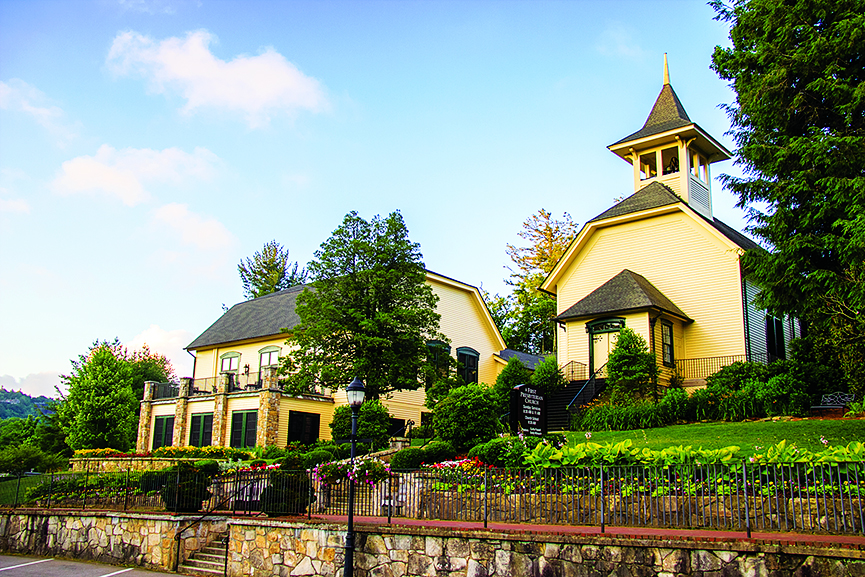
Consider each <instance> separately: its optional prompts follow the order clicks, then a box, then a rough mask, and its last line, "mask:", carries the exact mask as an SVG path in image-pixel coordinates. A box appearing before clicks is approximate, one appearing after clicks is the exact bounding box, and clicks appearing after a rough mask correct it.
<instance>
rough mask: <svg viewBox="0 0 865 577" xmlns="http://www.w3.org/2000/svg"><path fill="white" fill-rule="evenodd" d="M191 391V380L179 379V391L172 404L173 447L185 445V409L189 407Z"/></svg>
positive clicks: (187, 378)
mask: <svg viewBox="0 0 865 577" xmlns="http://www.w3.org/2000/svg"><path fill="white" fill-rule="evenodd" d="M191 389H192V379H190V378H189V377H183V378H181V379H180V391H179V392H178V393H177V400H176V401H175V403H174V432H173V436H172V441H171V444H172V446H174V447H182V446H184V445H186V442H185V441H186V420H187V411H186V408H187V406H188V405H189V391H190V390H191Z"/></svg>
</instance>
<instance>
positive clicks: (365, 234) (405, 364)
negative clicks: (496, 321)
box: [284, 212, 444, 399]
mask: <svg viewBox="0 0 865 577" xmlns="http://www.w3.org/2000/svg"><path fill="white" fill-rule="evenodd" d="M308 268H309V274H310V276H311V278H312V282H311V284H312V290H306V291H304V292H303V293H302V294H300V295H298V298H297V309H296V310H297V314H298V316H299V317H300V319H301V322H300V323H299V324H298V325H297V326H296V327H295V328H294V329H292V331H291V332H290V333H289V338H288V344H290V345H296V346H297V349H296V351H295V352H293V353H291V354H290V355H289V356H287V357H286V358H285V361H284V363H285V364H284V367H285V370H286V372H288V373H289V375H290V376H289V379H290V381H293V383H294V384H295V386H296V387H297V388H301V389H302V388H304V387H309V386H310V385H311V384H312V383H313V382H317V383H320V384H322V385H324V386H327V387H330V388H334V389H335V388H340V387H345V386H347V385H348V383H349V382H350V381H351V380H352V378H354V377H355V376H357V377H359V378H361V379H362V380H363V381H364V382H365V384H366V388H367V396H368V398H372V399H375V398H379V397H380V396H382V395H386V394H387V393H389V392H391V391H398V390H414V389H418V388H419V387H420V386H421V385H422V383H423V376H424V375H425V374H427V372H428V371H429V370H430V368H429V367H428V366H427V364H428V349H427V343H428V342H429V341H431V340H436V339H438V340H444V336H443V335H440V334H438V323H439V318H440V315H439V314H438V313H437V312H436V302H437V300H438V298H437V297H436V296H435V294H434V293H433V291H432V287H431V286H430V285H428V284H427V283H426V271H425V269H424V264H423V261H422V257H421V252H420V246H419V245H418V244H417V243H413V242H411V241H410V240H409V237H408V229H407V228H406V226H405V222H404V221H403V218H402V215H401V214H400V213H399V212H393V213H391V214H390V215H388V216H387V218H381V217H380V216H378V215H377V216H375V217H373V218H372V219H371V220H369V221H366V220H364V219H363V218H361V217H360V216H358V214H357V213H356V212H351V213H349V214H347V215H346V216H345V219H344V220H343V222H342V224H341V225H340V226H339V228H337V229H336V230H335V231H334V232H333V234H332V236H331V237H330V238H329V239H328V240H326V241H325V242H324V243H322V245H321V247H320V248H319V249H318V250H317V251H316V252H315V259H314V260H313V261H312V262H310V263H309V265H308Z"/></svg>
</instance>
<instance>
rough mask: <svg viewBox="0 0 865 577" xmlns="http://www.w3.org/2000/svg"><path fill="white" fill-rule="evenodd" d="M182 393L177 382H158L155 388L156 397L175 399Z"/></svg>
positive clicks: (154, 395)
mask: <svg viewBox="0 0 865 577" xmlns="http://www.w3.org/2000/svg"><path fill="white" fill-rule="evenodd" d="M179 394H180V385H178V384H177V383H156V386H155V387H154V388H153V398H154V399H173V398H175V397H177V396H178V395H179Z"/></svg>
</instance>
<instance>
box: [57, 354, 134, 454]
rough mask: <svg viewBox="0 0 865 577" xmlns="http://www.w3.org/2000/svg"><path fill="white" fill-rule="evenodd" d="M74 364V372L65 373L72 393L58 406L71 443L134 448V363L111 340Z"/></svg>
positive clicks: (73, 445) (74, 445)
mask: <svg viewBox="0 0 865 577" xmlns="http://www.w3.org/2000/svg"><path fill="white" fill-rule="evenodd" d="M72 365H73V370H72V373H71V374H70V375H62V376H61V378H62V379H63V381H65V383H66V384H67V385H68V386H69V393H68V394H67V395H66V399H65V400H64V401H63V403H62V404H61V405H60V406H59V408H58V412H59V418H60V421H61V423H62V427H63V428H64V430H65V432H66V442H67V443H68V445H69V446H70V447H71V448H72V449H73V450H78V449H103V448H113V449H119V450H121V451H125V450H128V449H129V448H131V447H132V446H133V445H134V443H135V432H136V427H137V425H138V419H137V417H136V409H137V407H138V400H137V399H136V398H135V394H134V393H133V392H132V380H133V379H132V375H133V368H132V365H131V363H130V362H129V361H127V360H126V359H125V358H123V356H122V354H120V352H118V351H117V350H116V349H114V348H113V347H112V346H111V344H110V343H107V342H101V343H100V342H97V343H94V345H93V347H92V348H91V349H90V351H89V353H88V354H87V355H86V356H85V355H82V356H81V357H79V361H73V362H72Z"/></svg>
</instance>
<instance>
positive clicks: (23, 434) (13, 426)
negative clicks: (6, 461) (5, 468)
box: [0, 415, 38, 449]
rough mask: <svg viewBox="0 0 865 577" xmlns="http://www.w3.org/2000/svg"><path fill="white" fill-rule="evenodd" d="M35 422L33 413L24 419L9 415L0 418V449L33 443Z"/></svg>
mask: <svg viewBox="0 0 865 577" xmlns="http://www.w3.org/2000/svg"><path fill="white" fill-rule="evenodd" d="M37 423H38V421H37V419H36V418H35V417H33V415H30V416H28V417H27V418H26V419H20V418H18V417H11V418H9V419H2V420H0V449H2V448H5V447H17V446H18V445H31V444H33V438H34V437H35V435H36V425H37Z"/></svg>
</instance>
